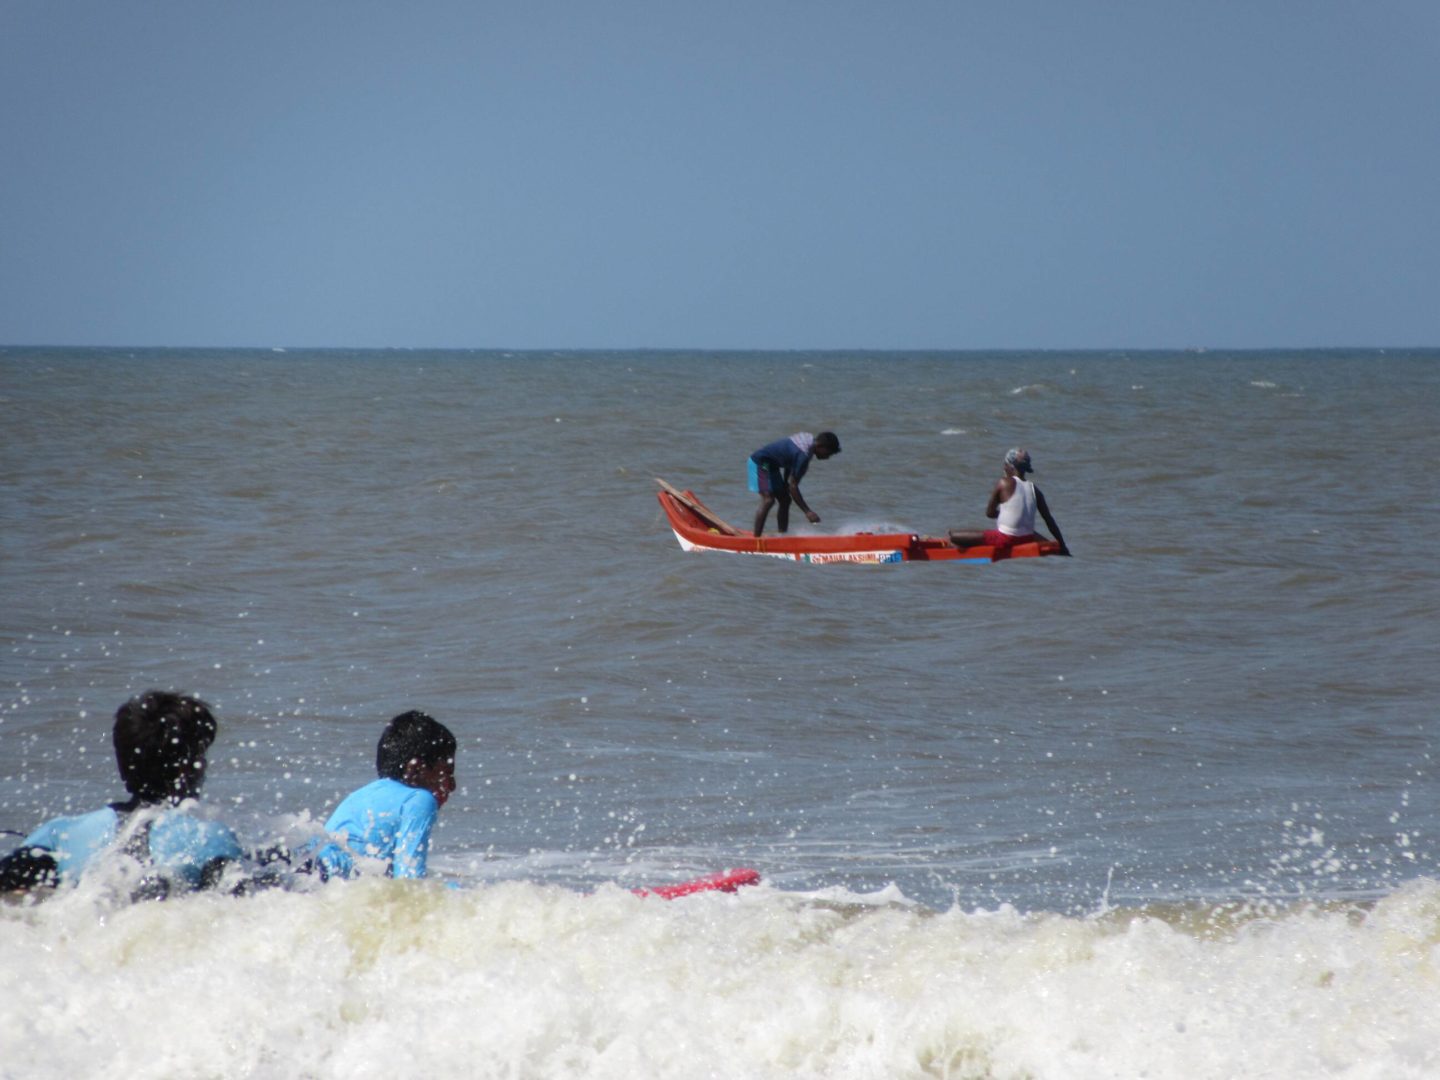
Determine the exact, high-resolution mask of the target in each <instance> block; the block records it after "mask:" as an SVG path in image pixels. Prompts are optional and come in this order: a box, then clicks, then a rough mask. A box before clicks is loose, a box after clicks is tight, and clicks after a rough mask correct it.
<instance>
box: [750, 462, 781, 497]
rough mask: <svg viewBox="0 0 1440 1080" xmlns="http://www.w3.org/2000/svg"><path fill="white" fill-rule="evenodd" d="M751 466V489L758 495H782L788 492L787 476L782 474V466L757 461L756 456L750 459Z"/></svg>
mask: <svg viewBox="0 0 1440 1080" xmlns="http://www.w3.org/2000/svg"><path fill="white" fill-rule="evenodd" d="M748 464H749V466H750V490H751V491H753V492H755V494H757V495H780V496H784V495H785V494H786V487H785V477H784V476H782V475H781V474H780V466H779V465H775V464H773V463H771V462H768V461H767V462H766V463H765V464H764V465H759V464H757V463H756V461H755V459H754V458H750V459H749V461H748Z"/></svg>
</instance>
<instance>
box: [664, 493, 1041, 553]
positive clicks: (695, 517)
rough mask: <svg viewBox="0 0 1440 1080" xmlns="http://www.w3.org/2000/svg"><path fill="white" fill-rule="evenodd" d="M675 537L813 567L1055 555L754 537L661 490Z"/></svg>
mask: <svg viewBox="0 0 1440 1080" xmlns="http://www.w3.org/2000/svg"><path fill="white" fill-rule="evenodd" d="M657 497H658V498H659V500H660V506H661V508H662V509H663V510H664V511H665V517H666V519H667V520H668V521H669V523H670V528H671V530H672V531H673V532H674V533H675V539H676V540H678V541H679V542H680V546H681V547H682V548H684V549H685V550H686V551H724V552H729V553H730V554H732V555H768V556H770V557H771V558H775V559H790V560H792V561H794V562H805V563H817V564H820V565H827V564H831V563H872V564H882V563H899V562H984V563H989V562H1000V561H1003V560H1007V559H1027V558H1037V557H1040V556H1044V555H1058V554H1060V545H1059V544H1057V543H1055V542H1054V541H1053V540H1042V541H1039V542H1038V543H1029V544H1016V545H1015V546H1014V547H1012V548H1009V549H1007V550H1002V551H997V550H996V549H995V548H993V547H991V546H990V545H989V544H978V545H976V546H974V547H964V548H958V547H956V546H955V545H954V544H952V543H950V541H949V540H947V539H943V538H941V537H937V536H920V535H918V534H916V533H846V534H843V535H838V536H789V535H783V534H782V535H776V536H758V537H757V536H755V535H753V534H752V533H748V532H742V531H740V530H738V529H733V528H731V527H730V526H728V525H725V523H724V522H723V521H721V520H720V519H719V518H718V517H716V516H715V515H714V514H713V513H711V512H710V510H709V508H708V507H706V506H705V504H704V503H702V502H701V501H700V500H699V499H698V498H696V497H695V495H694V493H693V492H690V491H685V492H674V491H661V492H659V493H658V496H657Z"/></svg>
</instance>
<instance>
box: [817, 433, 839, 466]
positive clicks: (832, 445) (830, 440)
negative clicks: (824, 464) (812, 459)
mask: <svg viewBox="0 0 1440 1080" xmlns="http://www.w3.org/2000/svg"><path fill="white" fill-rule="evenodd" d="M810 449H811V451H812V452H813V453H814V454H815V456H816V457H817V458H819V459H820V460H821V461H824V460H825V459H826V458H828V457H834V456H835V455H836V454H838V453H839V452H840V440H839V439H838V438H837V437H836V435H835V433H834V432H833V431H822V432H820V434H819V435H816V436H815V441H814V442H812V443H811V444H810Z"/></svg>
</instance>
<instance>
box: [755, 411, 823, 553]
mask: <svg viewBox="0 0 1440 1080" xmlns="http://www.w3.org/2000/svg"><path fill="white" fill-rule="evenodd" d="M839 452H840V440H839V439H838V438H836V437H835V433H834V432H833V431H822V432H820V434H818V435H811V434H810V433H809V432H808V431H801V432H797V433H796V434H794V435H791V436H789V437H788V438H784V439H776V440H775V441H774V442H772V443H769V444H768V445H766V446H762V447H761V448H760V449H759V450H756V451H755V452H754V453H753V454H751V455H750V490H751V491H753V492H756V493H757V494H758V495H759V496H760V507H759V509H757V510H756V511H755V535H756V536H759V535H760V533H761V532H762V531H763V530H764V528H765V518H766V517H767V516H768V515H769V513H770V507H772V506H774V505H775V504H776V503H777V502H778V503H779V504H780V509H778V510H777V511H775V526H776V528H777V529H779V530H780V531H781V532H782V533H783V532H784V531H785V530H786V529H787V528H789V526H790V503H791V501H792V500H793V501H794V503H795V505H796V506H798V507H800V510H801V512H802V513H803V514H804V515H805V518H806V520H807V521H809V522H810V523H811V524H812V525H813V524H815V523H816V522H818V521H819V520H820V515H819V514H817V513H815V511H814V510H811V509H810V507H809V506H807V505H806V504H805V499H804V497H803V496H802V495H801V494H800V478H801V477H803V476H804V475H805V470H806V469H808V468H810V459H811V458H819V459H820V460H821V461H824V460H825V459H826V458H828V457H830V456H831V455H832V454H838V453H839Z"/></svg>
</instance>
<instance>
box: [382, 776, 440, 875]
mask: <svg viewBox="0 0 1440 1080" xmlns="http://www.w3.org/2000/svg"><path fill="white" fill-rule="evenodd" d="M439 812H440V804H439V803H437V802H436V801H435V796H434V795H431V794H430V792H428V791H422V790H419V789H416V791H415V794H414V795H412V796H411V797H410V798H408V799H406V800H405V803H404V805H403V806H402V807H401V808H400V827H399V829H397V830H396V832H395V853H394V855H393V856H392V857H391V861H390V873H391V876H393V877H397V878H423V877H424V876H425V870H426V867H425V864H426V861H427V859H428V857H429V855H430V830H431V828H432V827H433V826H434V824H435V816H436V815H437V814H438V813H439Z"/></svg>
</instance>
